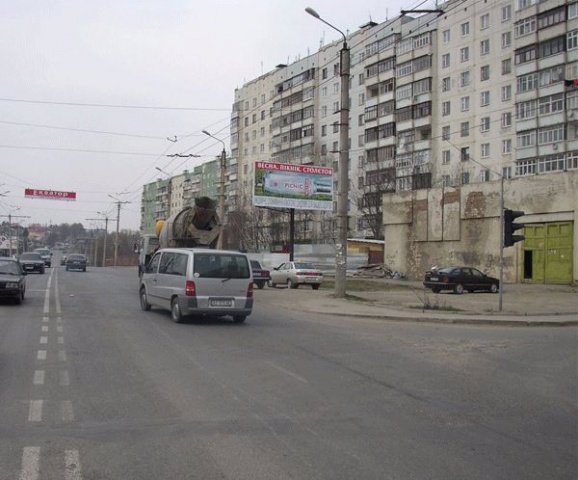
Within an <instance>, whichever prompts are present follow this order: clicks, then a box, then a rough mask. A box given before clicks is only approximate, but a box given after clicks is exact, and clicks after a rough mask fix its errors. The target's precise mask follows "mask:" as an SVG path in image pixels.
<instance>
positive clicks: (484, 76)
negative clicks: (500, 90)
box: [480, 65, 490, 82]
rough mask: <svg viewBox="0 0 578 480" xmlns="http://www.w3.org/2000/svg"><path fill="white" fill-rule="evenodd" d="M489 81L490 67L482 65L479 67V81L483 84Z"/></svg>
mask: <svg viewBox="0 0 578 480" xmlns="http://www.w3.org/2000/svg"><path fill="white" fill-rule="evenodd" d="M489 79H490V66H489V65H484V66H483V67H480V81H482V82H485V81H486V80H489Z"/></svg>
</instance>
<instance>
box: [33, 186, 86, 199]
mask: <svg viewBox="0 0 578 480" xmlns="http://www.w3.org/2000/svg"><path fill="white" fill-rule="evenodd" d="M24 196H25V197H27V198H42V199H45V200H46V199H48V200H69V201H73V200H76V192H58V191H56V190H42V189H39V188H27V189H26V190H24Z"/></svg>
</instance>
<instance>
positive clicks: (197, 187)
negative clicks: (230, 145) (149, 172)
mask: <svg viewBox="0 0 578 480" xmlns="http://www.w3.org/2000/svg"><path fill="white" fill-rule="evenodd" d="M220 166H221V159H220V157H219V158H217V159H215V160H211V161H209V162H205V163H203V164H201V165H197V166H196V167H194V169H193V171H192V172H191V171H188V170H184V171H183V173H181V174H178V175H174V176H172V177H170V178H167V179H160V178H159V179H157V180H155V181H154V182H151V183H147V184H145V185H143V193H142V199H141V232H142V233H154V231H155V225H156V222H157V221H158V220H165V219H167V218H168V217H170V216H171V215H172V214H174V213H176V212H178V211H180V210H182V209H183V208H184V207H187V206H191V205H193V203H194V199H195V198H196V197H202V196H205V197H210V198H212V199H213V200H215V202H218V197H219V194H220V181H221V169H220ZM227 167H228V168H227V170H226V174H225V198H226V201H225V206H226V207H227V205H229V204H233V203H232V202H233V200H232V198H234V197H235V195H236V168H237V164H236V161H235V159H229V160H228V161H227ZM225 212H227V209H225Z"/></svg>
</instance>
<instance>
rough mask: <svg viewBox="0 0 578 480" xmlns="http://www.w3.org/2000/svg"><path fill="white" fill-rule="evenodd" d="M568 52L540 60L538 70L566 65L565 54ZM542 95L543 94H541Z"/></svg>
mask: <svg viewBox="0 0 578 480" xmlns="http://www.w3.org/2000/svg"><path fill="white" fill-rule="evenodd" d="M565 53H566V52H561V53H557V54H556V55H552V56H550V57H546V58H541V59H539V60H538V70H543V69H545V68H550V67H555V66H556V65H560V64H561V63H564V61H565V58H564V54H565ZM540 94H541V92H540Z"/></svg>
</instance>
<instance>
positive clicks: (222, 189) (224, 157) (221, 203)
mask: <svg viewBox="0 0 578 480" xmlns="http://www.w3.org/2000/svg"><path fill="white" fill-rule="evenodd" d="M203 133H204V134H205V135H208V136H209V137H211V138H214V139H215V140H217V141H218V142H221V143H222V144H223V151H222V152H221V185H220V192H219V221H220V222H221V228H222V230H223V231H221V234H220V235H219V238H218V239H217V248H218V249H222V248H223V233H224V230H225V168H226V166H227V151H226V150H225V142H223V140H221V139H220V138H217V137H215V136H213V135H211V134H210V133H209V132H207V131H206V130H203Z"/></svg>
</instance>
